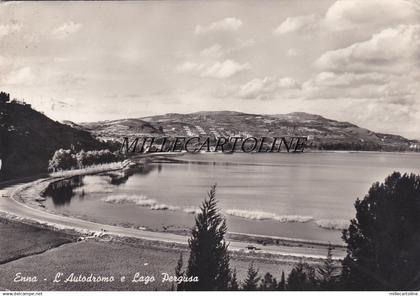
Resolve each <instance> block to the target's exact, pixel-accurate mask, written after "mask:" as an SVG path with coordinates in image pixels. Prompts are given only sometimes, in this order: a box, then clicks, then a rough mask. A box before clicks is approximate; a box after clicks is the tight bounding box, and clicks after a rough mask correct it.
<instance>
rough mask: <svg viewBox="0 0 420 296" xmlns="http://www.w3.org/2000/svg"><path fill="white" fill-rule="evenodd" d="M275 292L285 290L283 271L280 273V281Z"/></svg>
mask: <svg viewBox="0 0 420 296" xmlns="http://www.w3.org/2000/svg"><path fill="white" fill-rule="evenodd" d="M277 290H279V291H285V290H286V280H285V278H284V271H282V272H281V279H280V282H279V284H278V286H277Z"/></svg>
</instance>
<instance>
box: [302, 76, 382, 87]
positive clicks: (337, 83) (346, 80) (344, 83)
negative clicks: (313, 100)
mask: <svg viewBox="0 0 420 296" xmlns="http://www.w3.org/2000/svg"><path fill="white" fill-rule="evenodd" d="M387 77H388V75H384V74H381V73H363V74H356V73H340V74H337V73H334V72H321V73H318V74H317V75H316V76H315V77H314V78H312V79H310V80H308V81H307V82H305V86H307V87H356V86H361V85H364V84H376V85H380V84H385V83H386V81H387Z"/></svg>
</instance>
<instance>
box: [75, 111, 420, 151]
mask: <svg viewBox="0 0 420 296" xmlns="http://www.w3.org/2000/svg"><path fill="white" fill-rule="evenodd" d="M80 126H83V127H84V128H85V129H86V130H88V131H90V132H92V133H93V134H94V135H96V136H97V137H100V138H103V139H115V140H122V138H123V137H129V138H133V137H139V136H144V135H150V136H162V135H167V136H196V135H197V136H198V135H201V136H203V137H204V136H207V135H214V136H216V137H220V136H224V137H228V136H243V137H249V136H254V137H262V136H265V137H275V136H287V135H294V136H307V137H308V139H309V144H310V148H313V149H325V150H370V151H373V150H375V151H376V150H377V151H380V150H383V151H407V150H410V149H411V148H410V147H413V146H414V145H415V144H416V145H418V143H417V142H416V141H412V140H408V139H406V138H404V137H401V136H397V135H389V134H383V133H376V132H373V131H370V130H368V129H364V128H361V127H358V126H356V125H354V124H351V123H348V122H340V121H336V120H331V119H327V118H324V117H322V116H320V115H314V114H308V113H303V112H294V113H289V114H278V115H259V114H246V113H240V112H233V111H216V112H196V113H190V114H177V113H169V114H165V115H157V116H150V117H144V118H138V119H121V120H114V121H103V122H96V123H82V124H80ZM417 147H418V146H417Z"/></svg>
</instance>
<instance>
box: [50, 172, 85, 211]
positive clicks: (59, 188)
mask: <svg viewBox="0 0 420 296" xmlns="http://www.w3.org/2000/svg"><path fill="white" fill-rule="evenodd" d="M82 185H83V176H75V177H72V178H69V179H64V180H60V181H57V182H53V183H50V184H49V185H48V187H47V188H46V189H45V191H44V194H43V195H44V196H47V197H48V196H49V197H51V198H52V200H53V203H54V205H56V206H63V205H67V204H70V201H71V199H72V198H73V197H74V196H75V192H74V189H75V188H78V187H81V186H82ZM80 196H84V192H83V191H82V192H81V195H80Z"/></svg>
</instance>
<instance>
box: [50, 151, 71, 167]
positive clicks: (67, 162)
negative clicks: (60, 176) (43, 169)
mask: <svg viewBox="0 0 420 296" xmlns="http://www.w3.org/2000/svg"><path fill="white" fill-rule="evenodd" d="M76 167H77V160H76V157H75V156H74V155H73V154H72V153H71V151H70V150H65V149H59V150H57V151H55V153H54V155H53V157H52V158H51V160H50V161H49V163H48V170H49V171H53V172H55V171H58V170H69V169H73V168H76Z"/></svg>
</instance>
